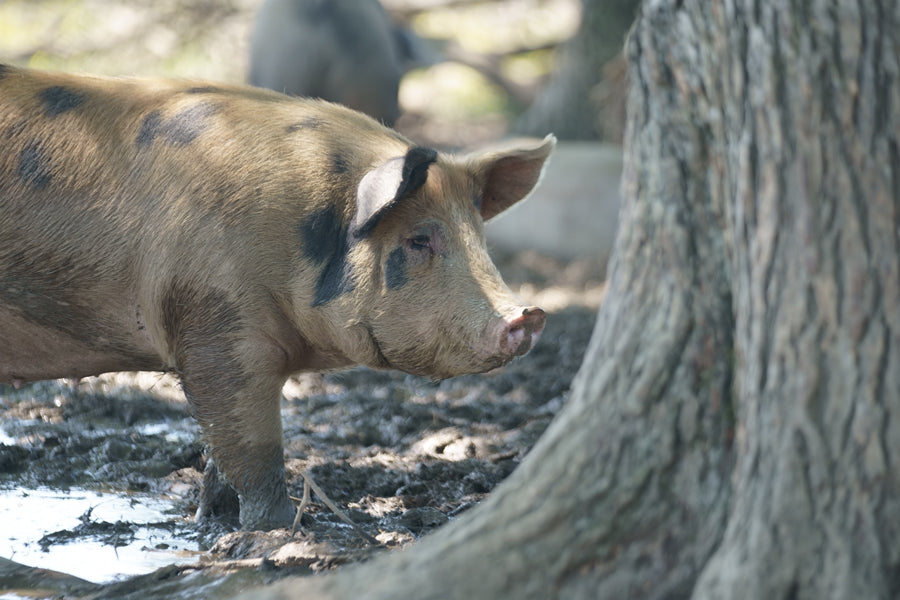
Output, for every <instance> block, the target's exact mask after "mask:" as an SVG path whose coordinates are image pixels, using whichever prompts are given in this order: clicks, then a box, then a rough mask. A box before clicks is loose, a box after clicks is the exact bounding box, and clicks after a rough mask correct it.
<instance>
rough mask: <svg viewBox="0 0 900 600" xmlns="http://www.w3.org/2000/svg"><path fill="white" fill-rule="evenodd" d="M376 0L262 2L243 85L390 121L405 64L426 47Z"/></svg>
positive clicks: (396, 111)
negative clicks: (326, 102)
mask: <svg viewBox="0 0 900 600" xmlns="http://www.w3.org/2000/svg"><path fill="white" fill-rule="evenodd" d="M417 41H419V42H420V40H417V38H415V36H414V35H413V34H412V33H411V32H408V31H406V30H404V29H402V28H399V27H397V26H395V25H394V24H393V23H391V20H390V19H389V18H388V15H387V13H386V12H385V11H384V8H383V7H382V6H381V4H380V3H379V2H378V0H266V2H264V3H263V5H262V7H261V8H260V10H259V13H258V14H257V17H256V25H255V28H254V32H253V40H252V42H251V54H250V72H249V75H248V81H249V82H250V84H251V85H255V86H259V87H265V88H269V89H271V90H275V91H277V92H283V93H287V94H292V95H298V96H310V97H315V98H321V99H324V100H331V101H333V102H339V103H341V104H344V105H346V106H349V107H350V108H354V109H356V110H359V111H362V112H365V113H366V114H368V115H370V116H372V117H374V118H376V119H379V120H381V121H382V122H384V123H386V124H388V125H390V124H392V123H393V122H394V121H395V120H396V119H397V117H398V116H399V114H400V109H399V105H398V102H397V92H398V89H399V86H400V79H401V77H402V76H403V74H404V72H405V71H406V70H407V69H408V66H409V63H414V62H417V61H418V60H420V59H422V60H424V57H425V56H426V54H427V53H426V52H424V51H423V49H422V47H421V44H420V43H416V42H417Z"/></svg>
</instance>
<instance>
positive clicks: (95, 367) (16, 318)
mask: <svg viewBox="0 0 900 600" xmlns="http://www.w3.org/2000/svg"><path fill="white" fill-rule="evenodd" d="M85 329H86V331H85V332H84V334H82V335H80V336H79V338H83V339H76V338H75V337H74V336H73V335H71V334H70V333H68V332H65V331H61V330H58V329H54V328H52V327H45V326H42V325H38V324H35V323H32V322H30V321H28V320H27V319H25V318H23V317H22V316H21V314H19V313H18V312H17V311H15V310H10V309H8V308H5V307H3V306H2V305H0V383H13V382H23V381H38V380H42V379H57V378H60V377H86V376H88V375H99V374H100V373H107V372H110V371H153V370H161V369H162V367H163V365H162V361H161V359H160V358H159V357H158V356H157V355H155V353H153V352H152V351H151V350H150V349H148V348H140V347H138V346H137V345H136V344H131V343H129V342H127V341H121V340H117V341H113V340H109V339H107V337H105V336H103V335H102V334H100V333H98V334H97V335H90V334H89V333H88V330H90V327H86V328H85Z"/></svg>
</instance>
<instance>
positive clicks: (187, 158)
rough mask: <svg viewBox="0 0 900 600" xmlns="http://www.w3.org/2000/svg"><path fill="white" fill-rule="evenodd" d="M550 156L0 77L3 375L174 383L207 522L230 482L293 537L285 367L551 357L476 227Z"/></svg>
mask: <svg viewBox="0 0 900 600" xmlns="http://www.w3.org/2000/svg"><path fill="white" fill-rule="evenodd" d="M554 143H555V140H554V138H553V137H552V136H548V137H547V138H545V139H544V140H543V141H542V142H535V143H531V144H525V145H513V146H508V147H505V148H499V149H494V150H491V151H483V152H478V153H473V154H470V155H466V156H454V155H447V154H443V153H440V152H437V151H435V150H433V149H430V148H423V147H419V146H416V145H415V144H413V143H411V142H410V141H409V140H407V139H405V138H404V137H402V136H401V135H399V134H398V133H396V132H394V131H392V130H390V129H388V128H386V127H384V126H383V125H381V124H379V123H377V122H376V121H374V120H373V119H371V118H369V117H367V116H365V115H362V114H361V113H358V112H355V111H352V110H350V109H347V108H344V107H342V106H340V105H336V104H330V103H326V102H321V101H317V100H309V99H300V98H291V97H289V96H285V95H282V94H276V93H274V92H270V91H268V90H261V89H258V88H252V87H244V86H228V85H223V84H210V83H198V82H186V81H168V80H140V79H110V78H98V77H84V76H71V75H63V74H48V73H42V72H38V71H31V70H26V69H19V68H15V67H10V66H3V65H0V147H2V148H3V152H0V340H2V341H3V343H2V344H0V382H5V383H13V384H21V383H23V382H26V381H35V380H42V379H52V378H59V377H76V378H77V377H83V376H88V375H96V374H100V373H104V372H108V371H139V370H143V371H170V372H173V373H175V374H177V375H178V377H179V378H180V381H181V384H182V387H183V389H184V392H185V394H186V396H187V398H188V400H189V401H190V403H191V406H192V409H193V412H194V415H195V416H196V418H197V419H198V421H199V422H200V425H201V427H202V431H203V436H204V440H205V442H206V443H207V444H208V446H209V449H210V452H211V455H212V459H213V460H211V461H210V462H209V465H210V466H209V467H208V471H207V477H206V478H205V481H206V483H207V485H205V486H204V492H203V494H202V497H201V503H200V507H199V511H198V515H199V516H204V515H207V514H209V513H210V510H211V507H213V506H216V505H219V503H220V501H222V500H223V498H225V496H229V495H230V496H232V497H233V494H234V492H235V491H236V492H237V496H238V500H239V506H240V522H241V525H242V527H244V528H248V529H249V528H260V529H265V528H272V527H277V526H282V525H287V524H289V523H290V522H291V521H292V519H293V516H294V508H293V507H292V505H291V502H290V500H289V498H288V491H287V486H286V483H285V472H284V457H283V443H282V428H281V417H280V399H281V389H282V387H283V385H284V383H285V381H286V379H287V378H288V376H290V375H291V374H292V373H297V372H301V371H316V370H322V369H336V368H342V367H348V366H352V365H367V366H369V367H373V368H377V369H399V370H402V371H405V372H408V373H414V374H418V375H423V376H426V377H431V378H434V379H442V378H446V377H452V376H454V375H460V374H463V373H477V372H484V371H488V370H490V369H494V368H496V367H499V366H501V365H503V364H505V363H507V362H509V361H510V360H512V359H513V358H514V357H516V356H521V355H523V354H525V353H526V352H527V351H528V350H529V349H530V348H531V347H532V345H533V344H534V343H535V341H536V340H537V338H538V336H539V335H540V333H541V330H542V328H543V326H544V320H545V315H544V312H543V311H542V310H541V309H540V308H536V307H531V306H526V305H523V304H522V303H521V302H520V301H519V300H517V299H516V298H515V297H514V296H513V294H512V293H511V292H510V290H509V289H508V288H507V287H506V285H505V284H504V283H503V281H502V280H501V278H500V275H499V274H498V272H497V269H496V268H495V266H494V264H493V263H492V262H491V259H490V258H489V257H488V254H487V251H486V249H485V243H484V235H483V222H484V221H485V220H488V219H491V218H493V217H494V216H496V215H497V214H499V213H500V212H502V211H504V210H505V209H507V208H508V207H510V206H511V205H513V204H515V203H516V202H518V201H520V200H521V199H522V198H524V197H525V196H526V195H528V194H529V192H530V191H531V190H532V188H533V187H534V186H535V185H536V183H537V181H538V179H539V177H540V175H541V172H542V169H543V165H544V162H545V160H546V159H547V157H548V156H549V154H550V152H551V150H552V148H553V146H554ZM219 474H221V477H222V479H221V480H220V479H219ZM222 481H224V482H226V483H227V485H221V482H222ZM232 490H233V491H232ZM222 494H224V495H222Z"/></svg>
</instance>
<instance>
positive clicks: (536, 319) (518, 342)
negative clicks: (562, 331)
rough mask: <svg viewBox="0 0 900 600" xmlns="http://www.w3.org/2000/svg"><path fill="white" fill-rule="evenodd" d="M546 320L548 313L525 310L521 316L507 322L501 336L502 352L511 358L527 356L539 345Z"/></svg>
mask: <svg viewBox="0 0 900 600" xmlns="http://www.w3.org/2000/svg"><path fill="white" fill-rule="evenodd" d="M546 320H547V313H545V312H544V311H543V310H542V309H540V308H537V307H529V308H525V309H523V310H522V314H521V315H519V316H518V317H515V318H514V319H512V320H510V321H507V322H506V326H505V327H504V329H503V333H502V334H501V336H500V349H501V351H502V352H503V353H504V354H506V355H508V356H511V357H512V356H522V355H523V354H526V353H527V352H528V351H529V350H531V347H532V346H534V345H535V344H536V343H537V341H538V338H539V337H540V336H541V331H543V330H544V322H545V321H546Z"/></svg>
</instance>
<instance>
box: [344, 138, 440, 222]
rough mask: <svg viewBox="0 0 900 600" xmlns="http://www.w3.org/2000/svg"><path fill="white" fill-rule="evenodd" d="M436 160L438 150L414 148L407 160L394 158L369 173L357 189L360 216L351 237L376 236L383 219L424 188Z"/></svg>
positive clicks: (400, 157) (355, 217)
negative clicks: (391, 210)
mask: <svg viewBox="0 0 900 600" xmlns="http://www.w3.org/2000/svg"><path fill="white" fill-rule="evenodd" d="M435 160H437V151H436V150H432V149H431V148H420V147H416V148H410V149H409V151H408V152H407V153H406V156H398V157H396V158H392V159H390V160H388V161H387V162H385V163H383V164H381V165H379V166H377V167H375V168H374V169H372V170H371V171H369V172H368V173H366V174H365V176H364V177H363V178H362V180H361V181H360V182H359V187H358V188H357V189H356V213H355V214H354V215H353V220H352V221H351V223H350V234H351V235H352V236H353V237H354V238H356V239H360V238H364V237H366V236H367V235H369V234H370V233H372V230H373V229H375V225H377V224H378V221H379V219H381V217H382V216H383V215H384V214H385V213H386V212H387V211H388V210H390V208H391V207H392V206H394V204H396V203H397V201H398V200H400V199H401V198H403V197H404V196H407V195H409V194H412V193H413V192H415V191H416V190H418V189H419V188H420V187H422V185H423V184H424V183H425V179H426V178H427V176H428V167H429V165H431V163H433V162H434V161H435Z"/></svg>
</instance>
